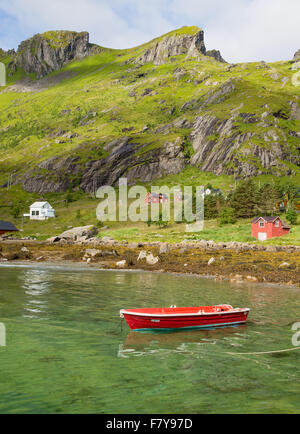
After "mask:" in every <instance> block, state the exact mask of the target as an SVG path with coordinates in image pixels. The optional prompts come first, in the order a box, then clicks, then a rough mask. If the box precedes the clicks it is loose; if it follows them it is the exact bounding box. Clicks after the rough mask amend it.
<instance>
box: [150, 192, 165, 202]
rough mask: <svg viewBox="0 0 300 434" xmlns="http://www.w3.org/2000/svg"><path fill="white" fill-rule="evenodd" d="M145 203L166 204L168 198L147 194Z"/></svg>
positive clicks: (160, 194)
mask: <svg viewBox="0 0 300 434" xmlns="http://www.w3.org/2000/svg"><path fill="white" fill-rule="evenodd" d="M145 202H146V203H168V196H167V195H166V194H162V193H159V194H157V193H147V195H146V198H145Z"/></svg>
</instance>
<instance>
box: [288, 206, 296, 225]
mask: <svg viewBox="0 0 300 434" xmlns="http://www.w3.org/2000/svg"><path fill="white" fill-rule="evenodd" d="M286 218H287V220H288V222H289V223H291V225H296V224H297V219H298V214H297V211H296V210H295V208H290V209H289V210H288V212H287V214H286Z"/></svg>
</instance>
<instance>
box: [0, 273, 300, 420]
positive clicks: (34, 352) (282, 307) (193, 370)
mask: <svg viewBox="0 0 300 434" xmlns="http://www.w3.org/2000/svg"><path fill="white" fill-rule="evenodd" d="M221 303H228V304H232V305H233V306H234V307H250V308H251V312H250V315H249V317H248V322H247V324H246V325H244V326H238V327H228V328H220V329H215V330H202V331H201V330H196V331H184V332H176V333H138V332H130V330H129V328H128V326H127V324H126V323H125V322H123V323H121V320H120V318H119V310H120V309H121V308H138V307H162V306H166V307H168V306H170V305H177V306H198V305H210V304H221ZM299 321H300V290H299V289H296V288H284V287H275V286H264V285H253V284H243V285H241V286H236V285H235V286H230V284H229V283H228V282H219V283H216V282H214V281H212V280H208V279H203V278H198V277H188V276H175V275H171V274H159V273H146V272H121V271H98V270H93V269H86V268H85V269H81V268H78V267H74V268H65V267H55V266H49V265H40V264H39V265H32V266H21V265H19V266H9V265H5V266H1V267H0V322H2V323H4V324H5V327H6V347H0V376H1V381H0V413H16V412H17V413H107V414H110V413H238V412H242V413H271V412H272V413H284V412H288V413H298V412H299V409H300V382H299V381H300V375H299V366H300V349H299V351H297V350H296V351H289V352H284V353H270V354H238V353H253V352H268V351H277V350H283V349H289V348H294V347H293V345H292V336H293V334H294V333H295V332H294V331H292V329H291V327H292V325H293V323H295V322H299Z"/></svg>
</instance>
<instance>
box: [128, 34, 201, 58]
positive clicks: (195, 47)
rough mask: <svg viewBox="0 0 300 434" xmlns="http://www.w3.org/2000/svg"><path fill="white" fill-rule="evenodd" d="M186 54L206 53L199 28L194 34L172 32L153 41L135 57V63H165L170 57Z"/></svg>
mask: <svg viewBox="0 0 300 434" xmlns="http://www.w3.org/2000/svg"><path fill="white" fill-rule="evenodd" d="M180 54H186V55H187V57H196V58H197V57H199V56H201V55H205V54H206V48H205V44H204V32H203V31H202V30H200V29H199V31H197V32H196V33H195V34H188V33H186V34H184V33H183V34H180V33H173V34H171V35H166V36H165V37H163V38H162V39H160V40H158V41H155V42H153V44H152V45H151V46H150V47H149V48H148V49H146V50H145V52H144V53H143V54H142V55H141V56H140V57H138V58H137V60H136V62H137V63H142V64H145V63H149V62H153V63H154V64H155V65H161V64H163V63H165V62H166V61H167V60H168V59H169V58H170V57H172V56H178V55H180Z"/></svg>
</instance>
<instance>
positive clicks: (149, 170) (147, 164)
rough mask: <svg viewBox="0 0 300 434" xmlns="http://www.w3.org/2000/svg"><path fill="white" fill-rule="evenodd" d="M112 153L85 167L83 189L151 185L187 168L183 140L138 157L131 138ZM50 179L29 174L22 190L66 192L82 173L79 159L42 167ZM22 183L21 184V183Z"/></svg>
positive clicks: (117, 143) (114, 143)
mask: <svg viewBox="0 0 300 434" xmlns="http://www.w3.org/2000/svg"><path fill="white" fill-rule="evenodd" d="M105 150H106V151H108V152H110V155H109V156H108V157H107V158H102V159H99V160H96V161H90V162H88V163H86V165H85V168H84V169H83V172H82V175H81V184H80V187H81V188H82V189H83V190H84V191H85V192H93V191H94V190H95V188H98V187H100V186H102V185H114V184H117V183H118V180H119V178H122V177H126V178H127V179H128V182H129V183H131V182H134V181H136V180H140V181H142V182H149V181H152V180H153V179H155V178H157V177H159V176H165V175H170V174H177V173H180V172H181V171H182V170H183V169H184V168H185V166H186V163H187V161H186V158H185V156H184V153H183V149H182V142H181V140H180V139H179V140H177V141H176V142H175V143H172V142H166V143H165V144H164V145H163V146H162V147H160V148H157V149H152V150H149V151H148V152H147V150H145V152H140V153H138V154H137V144H136V143H135V142H134V140H133V139H132V138H130V137H122V138H120V139H116V140H113V141H112V142H110V143H108V144H107V145H106V146H105ZM39 168H40V169H42V170H47V171H48V175H46V176H45V175H44V174H34V173H32V171H28V172H27V173H26V174H25V175H24V177H23V179H22V184H23V188H24V189H25V190H26V191H29V192H39V193H49V192H51V191H55V192H60V191H65V190H67V189H68V188H70V187H74V185H72V181H71V179H72V177H74V175H79V174H80V173H81V172H80V170H81V167H80V161H78V158H77V157H73V158H72V157H68V158H59V157H52V158H50V159H49V160H47V161H44V162H43V163H41V164H39ZM19 181H21V180H19Z"/></svg>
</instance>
